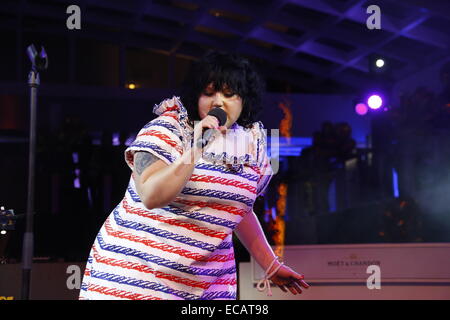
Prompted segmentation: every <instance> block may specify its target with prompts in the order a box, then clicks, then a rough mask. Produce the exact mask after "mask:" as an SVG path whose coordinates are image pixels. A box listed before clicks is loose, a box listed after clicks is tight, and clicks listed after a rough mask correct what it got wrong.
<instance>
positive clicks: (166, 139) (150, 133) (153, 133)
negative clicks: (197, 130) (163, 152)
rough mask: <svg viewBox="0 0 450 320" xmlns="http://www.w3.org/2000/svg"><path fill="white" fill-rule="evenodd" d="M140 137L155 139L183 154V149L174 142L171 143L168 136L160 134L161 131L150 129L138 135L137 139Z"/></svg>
mask: <svg viewBox="0 0 450 320" xmlns="http://www.w3.org/2000/svg"><path fill="white" fill-rule="evenodd" d="M142 136H151V137H157V138H159V139H160V140H162V141H164V142H165V143H167V144H168V145H169V146H171V147H173V148H175V150H176V151H177V152H178V153H180V154H183V149H182V148H181V147H180V146H179V145H178V144H177V143H176V142H175V141H173V140H172V139H171V138H170V137H169V136H168V135H166V134H164V133H161V131H158V130H153V129H150V130H147V131H145V132H143V133H141V134H139V135H138V136H137V138H140V137H142Z"/></svg>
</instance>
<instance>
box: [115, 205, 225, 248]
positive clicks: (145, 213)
mask: <svg viewBox="0 0 450 320" xmlns="http://www.w3.org/2000/svg"><path fill="white" fill-rule="evenodd" d="M122 205H123V208H124V209H125V211H126V212H127V213H129V214H136V215H138V216H141V217H146V218H149V219H152V220H156V221H160V222H164V223H167V224H170V225H172V226H177V227H181V228H185V229H188V230H191V231H194V232H197V233H201V234H203V235H205V236H209V237H213V238H219V239H221V240H223V239H225V238H226V237H227V236H228V234H227V233H225V232H220V231H215V230H211V229H208V228H204V227H199V226H197V225H195V224H193V223H189V222H185V221H179V220H177V219H172V218H167V217H164V216H162V215H159V214H156V213H152V212H150V211H149V210H144V209H139V208H133V207H131V206H130V205H128V203H127V200H126V198H124V199H123V200H122Z"/></svg>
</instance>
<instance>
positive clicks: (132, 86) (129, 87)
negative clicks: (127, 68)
mask: <svg viewBox="0 0 450 320" xmlns="http://www.w3.org/2000/svg"><path fill="white" fill-rule="evenodd" d="M128 89H130V90H134V89H136V85H135V84H134V83H129V84H128Z"/></svg>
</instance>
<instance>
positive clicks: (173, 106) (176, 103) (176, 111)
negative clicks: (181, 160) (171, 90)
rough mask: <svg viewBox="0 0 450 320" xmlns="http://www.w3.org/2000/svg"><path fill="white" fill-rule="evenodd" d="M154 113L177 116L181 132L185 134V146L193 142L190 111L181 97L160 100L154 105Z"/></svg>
mask: <svg viewBox="0 0 450 320" xmlns="http://www.w3.org/2000/svg"><path fill="white" fill-rule="evenodd" d="M153 113H154V114H156V115H157V116H164V115H166V114H167V115H170V116H171V117H174V116H175V118H176V120H178V123H179V124H180V127H181V129H182V130H181V134H182V136H183V139H182V141H183V145H184V148H188V147H189V146H190V145H191V143H192V141H191V140H192V136H191V131H192V130H190V125H189V122H188V113H187V110H186V108H185V107H184V106H183V103H182V102H181V100H180V97H177V96H173V97H172V98H168V99H165V100H163V101H162V102H160V103H159V104H155V106H154V107H153Z"/></svg>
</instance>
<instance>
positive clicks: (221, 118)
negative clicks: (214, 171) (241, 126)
mask: <svg viewBox="0 0 450 320" xmlns="http://www.w3.org/2000/svg"><path fill="white" fill-rule="evenodd" d="M226 121H227V114H226V112H225V111H223V109H221V108H219V107H215V108H213V109H211V110H210V111H209V112H208V115H207V116H206V117H205V118H203V119H202V121H200V122H199V123H198V124H197V126H196V128H195V132H196V133H197V134H198V130H200V129H201V130H202V131H201V136H200V138H199V139H198V140H197V142H196V146H197V147H198V148H203V147H205V146H206V145H207V144H208V142H209V141H210V140H211V138H212V136H213V135H214V133H215V132H214V130H215V129H217V130H220V131H221V132H222V133H225V131H226V130H227V128H226V127H225V126H224V125H225V123H226Z"/></svg>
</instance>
